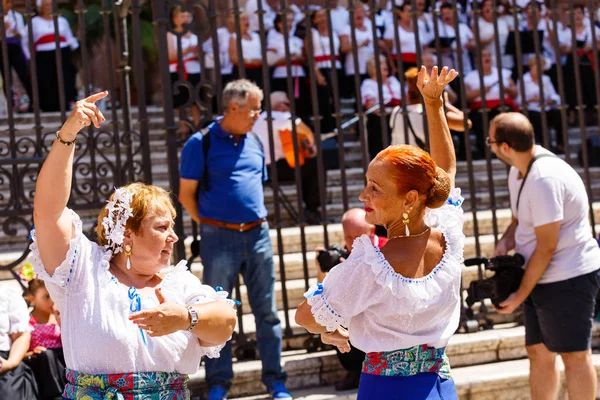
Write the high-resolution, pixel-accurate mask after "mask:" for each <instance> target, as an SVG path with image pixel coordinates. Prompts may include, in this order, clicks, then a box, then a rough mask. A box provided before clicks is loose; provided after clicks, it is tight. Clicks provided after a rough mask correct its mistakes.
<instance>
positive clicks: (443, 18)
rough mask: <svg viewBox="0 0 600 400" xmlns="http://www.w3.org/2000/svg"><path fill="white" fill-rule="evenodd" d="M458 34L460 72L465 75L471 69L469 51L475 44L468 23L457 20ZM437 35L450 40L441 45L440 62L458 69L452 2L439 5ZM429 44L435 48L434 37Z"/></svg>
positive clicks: (473, 49)
mask: <svg viewBox="0 0 600 400" xmlns="http://www.w3.org/2000/svg"><path fill="white" fill-rule="evenodd" d="M458 34H459V35H460V45H461V48H462V64H463V70H462V71H461V73H462V76H465V75H466V74H468V73H469V72H470V71H472V70H473V66H472V64H471V57H470V55H469V52H473V51H475V50H476V48H477V46H476V45H475V36H474V35H473V32H472V31H471V29H470V28H469V26H468V25H466V24H464V23H462V22H459V23H458ZM438 35H439V37H440V38H444V39H446V40H447V41H448V42H451V43H447V44H449V45H448V46H447V47H445V46H443V45H442V48H441V54H438V58H439V59H440V61H441V63H442V64H444V65H449V66H451V67H452V68H456V69H458V58H457V57H458V51H457V46H458V43H457V40H456V29H455V27H454V11H453V10H452V4H450V3H447V2H446V3H444V4H442V6H441V7H440V22H439V24H438ZM430 46H431V47H432V48H435V42H434V38H432V40H431V43H430Z"/></svg>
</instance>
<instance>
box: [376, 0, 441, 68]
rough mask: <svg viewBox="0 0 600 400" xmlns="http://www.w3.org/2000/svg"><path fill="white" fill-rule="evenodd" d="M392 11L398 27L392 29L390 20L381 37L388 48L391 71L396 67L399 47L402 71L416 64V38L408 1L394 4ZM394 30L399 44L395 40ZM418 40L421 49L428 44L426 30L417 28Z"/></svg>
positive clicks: (429, 39) (429, 38)
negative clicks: (397, 4)
mask: <svg viewBox="0 0 600 400" xmlns="http://www.w3.org/2000/svg"><path fill="white" fill-rule="evenodd" d="M394 13H395V14H396V15H397V16H398V27H397V29H394V23H393V22H392V23H391V24H389V25H388V27H387V28H386V29H385V35H384V36H383V38H384V39H385V41H386V44H387V47H388V48H389V49H390V55H391V60H390V63H391V65H392V66H393V67H392V71H395V70H396V69H397V65H398V49H400V53H401V54H402V57H401V59H402V67H403V68H404V70H403V71H400V72H401V73H404V72H405V71H407V70H409V69H410V68H412V67H416V65H417V42H416V40H417V39H416V37H415V29H414V27H413V18H412V11H411V5H410V2H409V1H406V2H404V4H402V5H401V6H395V7H394ZM396 31H397V35H398V38H399V40H400V44H398V43H397V42H396ZM419 41H420V44H421V49H423V47H424V46H426V45H428V44H429V42H430V41H431V37H430V36H429V34H428V33H427V32H426V31H421V30H419Z"/></svg>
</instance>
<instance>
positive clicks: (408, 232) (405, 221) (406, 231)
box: [402, 213, 410, 236]
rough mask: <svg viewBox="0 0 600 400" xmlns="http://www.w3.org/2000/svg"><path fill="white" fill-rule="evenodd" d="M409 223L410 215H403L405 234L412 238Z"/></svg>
mask: <svg viewBox="0 0 600 400" xmlns="http://www.w3.org/2000/svg"><path fill="white" fill-rule="evenodd" d="M409 222H410V220H409V219H408V213H403V214H402V223H403V224H404V232H405V233H406V236H410V230H409V229H408V223H409Z"/></svg>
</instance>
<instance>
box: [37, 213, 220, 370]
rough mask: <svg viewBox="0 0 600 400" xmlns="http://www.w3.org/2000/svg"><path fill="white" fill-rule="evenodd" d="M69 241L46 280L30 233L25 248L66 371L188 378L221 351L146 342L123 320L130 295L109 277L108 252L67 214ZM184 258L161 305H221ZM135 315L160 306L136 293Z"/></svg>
mask: <svg viewBox="0 0 600 400" xmlns="http://www.w3.org/2000/svg"><path fill="white" fill-rule="evenodd" d="M71 218H72V221H73V230H74V238H73V239H71V243H70V247H69V250H68V252H67V254H66V257H65V260H64V261H63V262H62V263H61V264H60V265H59V266H58V268H57V269H56V270H55V271H54V274H53V275H52V276H50V275H49V274H48V272H47V271H46V269H45V267H44V265H43V263H42V260H41V258H40V252H39V250H38V244H37V238H36V235H35V230H33V231H32V232H31V233H32V238H33V242H32V244H31V245H30V247H29V248H30V250H31V262H32V264H33V268H34V271H35V272H36V273H37V274H38V275H39V277H40V279H42V280H44V282H45V283H46V288H47V289H48V292H49V293H50V296H52V300H54V302H55V303H56V306H57V307H58V310H59V311H60V314H61V334H62V342H63V348H64V353H65V361H66V364H67V368H69V369H72V370H75V371H79V372H83V373H86V374H115V373H119V372H154V371H164V372H177V373H180V374H193V373H195V372H196V371H197V369H198V365H199V363H200V358H201V357H202V356H203V355H206V356H208V357H210V358H216V357H219V352H220V351H221V349H222V348H223V346H215V347H201V346H200V343H199V342H198V339H197V337H196V336H195V335H193V334H192V333H191V332H187V331H177V332H175V333H172V334H170V335H165V336H160V337H151V336H148V334H147V333H142V331H141V330H140V329H139V328H138V327H137V326H136V325H135V324H134V323H133V322H131V321H130V320H129V316H130V315H131V311H130V307H131V306H132V303H133V299H135V293H130V292H132V289H131V288H128V287H127V286H125V285H123V284H122V283H120V282H119V281H118V280H117V279H116V278H115V277H114V275H113V274H112V273H111V272H110V259H111V257H112V253H111V252H110V250H109V251H107V250H105V248H104V246H98V244H96V243H94V242H91V241H90V240H89V239H87V238H86V237H85V236H84V235H83V233H82V230H81V220H80V219H79V216H78V215H77V214H76V213H75V212H74V211H71ZM185 264H186V262H185V260H184V261H182V262H180V263H179V264H177V266H175V267H172V268H169V269H167V270H166V271H164V272H165V275H164V278H163V280H162V282H161V283H160V284H159V286H158V287H160V288H162V289H163V292H164V295H165V297H166V299H167V301H170V302H174V303H177V304H180V305H189V304H200V303H207V302H210V301H215V300H218V299H224V298H226V296H227V292H216V291H215V290H214V289H213V288H211V287H210V286H207V285H202V284H201V283H200V280H199V279H198V278H197V277H196V276H195V275H193V274H192V273H191V272H189V271H188V270H187V268H186V266H185ZM139 298H140V308H141V310H145V309H150V308H154V307H157V306H158V305H159V302H158V299H157V298H156V296H154V295H152V296H148V295H143V294H142V295H139Z"/></svg>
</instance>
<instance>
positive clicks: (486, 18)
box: [471, 0, 514, 69]
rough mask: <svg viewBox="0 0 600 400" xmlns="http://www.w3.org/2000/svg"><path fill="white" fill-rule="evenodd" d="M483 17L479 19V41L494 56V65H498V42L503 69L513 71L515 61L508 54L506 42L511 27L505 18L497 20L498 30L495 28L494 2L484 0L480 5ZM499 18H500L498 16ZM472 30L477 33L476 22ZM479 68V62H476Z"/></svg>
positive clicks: (473, 23)
mask: <svg viewBox="0 0 600 400" xmlns="http://www.w3.org/2000/svg"><path fill="white" fill-rule="evenodd" d="M480 8H481V16H480V17H479V19H478V21H477V22H478V26H477V28H478V29H479V40H480V41H481V46H482V47H483V48H485V49H486V50H488V51H489V52H490V53H491V54H492V63H493V64H494V65H496V66H497V65H498V62H497V61H496V60H497V57H496V41H498V43H499V45H500V59H501V61H502V68H507V69H512V68H513V66H514V60H513V57H512V55H510V54H508V55H507V54H506V40H507V39H508V34H509V32H510V31H511V28H510V25H509V24H508V22H506V19H504V18H496V21H497V25H498V30H497V31H496V29H495V28H494V9H493V7H492V0H483V1H482V2H481V5H480ZM498 17H500V16H499V15H498ZM471 28H472V29H473V32H475V28H476V26H475V21H473V22H472V24H471ZM475 67H477V62H475Z"/></svg>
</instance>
